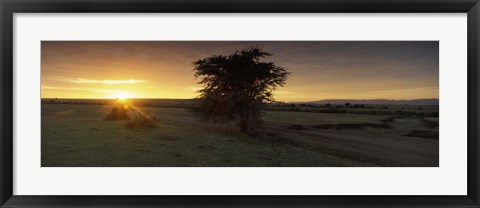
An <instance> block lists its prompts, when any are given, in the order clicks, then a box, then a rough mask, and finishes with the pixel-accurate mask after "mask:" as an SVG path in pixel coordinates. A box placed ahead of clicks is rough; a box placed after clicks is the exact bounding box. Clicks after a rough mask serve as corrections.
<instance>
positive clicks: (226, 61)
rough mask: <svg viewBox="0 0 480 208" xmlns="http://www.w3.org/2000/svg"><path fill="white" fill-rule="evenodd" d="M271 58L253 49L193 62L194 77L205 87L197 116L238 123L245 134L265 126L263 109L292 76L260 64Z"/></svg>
mask: <svg viewBox="0 0 480 208" xmlns="http://www.w3.org/2000/svg"><path fill="white" fill-rule="evenodd" d="M272 55H273V54H272V53H268V52H265V51H263V50H262V49H260V48H258V47H253V48H250V49H244V50H241V51H236V52H235V53H234V54H231V55H228V56H224V55H214V56H211V57H207V58H204V59H200V60H198V61H196V62H194V63H193V64H194V71H195V77H196V78H197V79H200V81H199V84H202V85H203V88H202V89H201V90H199V93H200V95H199V96H198V97H197V98H196V99H197V100H198V101H199V106H197V107H196V108H194V112H195V113H196V114H197V115H199V116H201V117H202V118H203V119H204V120H206V121H210V122H226V121H235V122H238V123H237V124H238V126H239V127H240V129H241V131H242V132H245V133H253V132H254V131H255V130H256V129H257V128H259V127H261V126H263V120H262V117H261V116H262V113H261V108H262V106H263V105H264V104H265V103H268V102H273V101H274V98H273V91H274V90H275V89H276V88H277V87H278V86H283V85H284V84H285V81H286V79H287V76H288V74H289V72H287V71H286V69H285V68H283V67H280V66H277V65H275V64H274V63H273V62H265V61H262V60H261V59H262V58H265V57H268V56H272Z"/></svg>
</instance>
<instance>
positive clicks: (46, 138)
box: [41, 104, 370, 167]
mask: <svg viewBox="0 0 480 208" xmlns="http://www.w3.org/2000/svg"><path fill="white" fill-rule="evenodd" d="M110 110H111V107H110V108H109V107H108V106H102V105H74V104H65V105H61V104H55V105H54V104H42V133H41V135H42V144H41V148H42V159H41V163H42V167H98V166H107V167H138V166H142V167H145V166H146V167H148V166H155V167H179V166H180V167H189V166H201V167H219V166H221V167H265V166H284V167H288V166H297V167H309V166H316V167H322V166H369V165H370V164H368V163H365V162H361V161H352V160H349V159H345V158H342V157H336V156H332V155H329V154H324V153H322V152H317V151H314V150H309V149H304V148H301V147H296V146H291V145H287V144H282V143H275V142H269V141H262V140H257V139H254V138H251V137H248V136H246V135H243V134H241V133H239V132H238V131H237V130H236V128H234V127H231V126H228V125H223V126H214V125H209V124H204V123H201V122H197V121H195V119H194V118H192V117H191V115H189V114H188V113H186V112H185V111H183V110H182V109H175V108H155V110H154V111H152V112H148V113H149V114H152V115H155V116H156V118H157V120H156V123H157V124H158V126H157V128H126V125H127V124H126V122H128V121H121V120H120V121H105V120H104V119H103V118H104V117H105V115H106V114H108V113H109V111H110Z"/></svg>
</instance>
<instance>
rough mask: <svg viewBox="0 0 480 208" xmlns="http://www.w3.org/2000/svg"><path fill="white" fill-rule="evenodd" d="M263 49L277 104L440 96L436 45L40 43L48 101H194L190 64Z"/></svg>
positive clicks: (337, 42) (322, 42)
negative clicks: (281, 80) (278, 80)
mask: <svg viewBox="0 0 480 208" xmlns="http://www.w3.org/2000/svg"><path fill="white" fill-rule="evenodd" d="M252 46H259V47H261V48H263V49H264V50H266V51H268V52H271V53H273V54H274V55H273V56H271V57H269V58H268V59H266V60H269V61H273V62H274V63H275V64H277V65H279V66H282V67H285V68H286V69H287V71H289V72H291V74H290V76H289V77H288V79H287V82H286V83H287V84H286V85H285V86H284V87H280V88H278V90H277V91H276V92H275V99H276V100H278V101H287V102H288V101H313V100H322V99H419V98H438V96H439V91H438V81H439V74H438V72H439V65H438V61H439V55H438V47H439V43H438V42H437V41H416V42H414V41H392V42H385V41H378V42H368V41H341V42H340V41H303V42H299V41H255V42H246V41H149V42H143V41H142V42H139V41H122V42H118V41H107V42H103V41H91V42H85V41H42V48H41V56H42V59H41V60H42V62H41V70H42V86H41V87H42V98H116V97H131V98H193V97H195V96H196V95H197V93H196V91H197V90H198V89H200V87H201V85H199V84H197V82H198V81H199V80H195V78H194V76H193V74H194V72H193V64H192V62H194V61H196V60H198V59H201V58H205V57H208V56H211V55H228V54H232V53H234V52H235V51H236V50H241V49H244V48H249V47H252Z"/></svg>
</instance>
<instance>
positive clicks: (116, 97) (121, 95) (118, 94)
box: [110, 92, 132, 100]
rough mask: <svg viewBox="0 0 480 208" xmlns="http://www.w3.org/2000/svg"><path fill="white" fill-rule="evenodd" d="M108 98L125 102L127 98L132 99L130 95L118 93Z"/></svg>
mask: <svg viewBox="0 0 480 208" xmlns="http://www.w3.org/2000/svg"><path fill="white" fill-rule="evenodd" d="M110 98H115V99H120V100H126V99H128V98H132V95H131V94H129V93H124V92H119V93H116V94H113V95H112V96H110Z"/></svg>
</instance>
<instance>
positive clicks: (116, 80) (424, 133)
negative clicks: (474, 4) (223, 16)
mask: <svg viewBox="0 0 480 208" xmlns="http://www.w3.org/2000/svg"><path fill="white" fill-rule="evenodd" d="M41 166H42V167H439V42H438V41H42V42H41Z"/></svg>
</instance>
